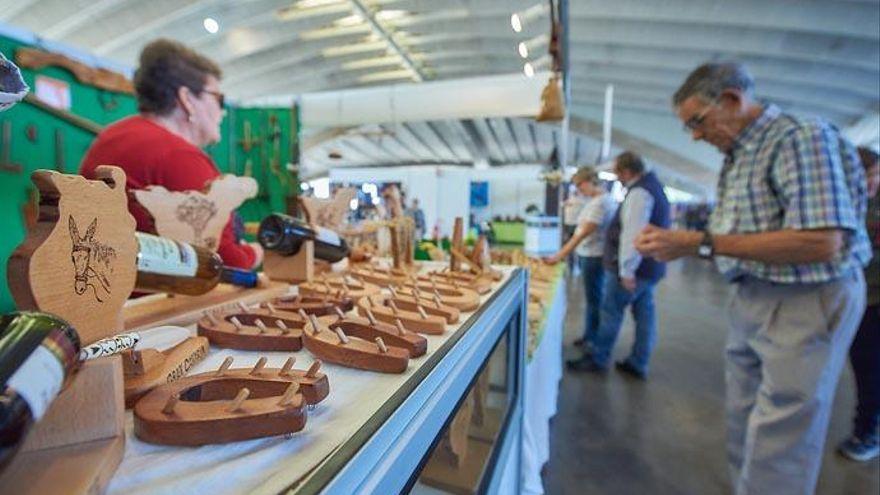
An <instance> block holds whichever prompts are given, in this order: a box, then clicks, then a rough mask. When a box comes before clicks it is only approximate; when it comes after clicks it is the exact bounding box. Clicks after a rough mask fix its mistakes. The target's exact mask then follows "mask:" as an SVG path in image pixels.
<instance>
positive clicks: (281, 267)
mask: <svg viewBox="0 0 880 495" xmlns="http://www.w3.org/2000/svg"><path fill="white" fill-rule="evenodd" d="M316 261H317V260H315V243H314V241H306V242H304V243H303V244H302V247H300V249H299V251H297V253H296V254H294V255H292V256H282V255H281V254H279V253H276V252H275V251H271V250H270V251H266V253H265V256H264V258H263V271H264V272H265V273H266V275H267V276H268V277H269V278H270V279H272V280H279V281H283V282H290V283H300V282H311V281H312V280H313V279H314V278H315V268H316V265H315V262H316Z"/></svg>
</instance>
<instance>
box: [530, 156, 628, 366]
mask: <svg viewBox="0 0 880 495" xmlns="http://www.w3.org/2000/svg"><path fill="white" fill-rule="evenodd" d="M571 183H572V184H574V186H575V187H576V188H577V190H578V192H579V193H580V194H581V195H583V197H584V198H587V200H588V201H586V203H585V204H584V206H583V207H582V208H581V209H580V211H579V212H578V217H577V219H576V222H575V230H574V232H572V235H571V238H570V239H569V240H568V241H567V242H566V243H565V245H563V246H562V249H560V250H559V252H557V253H556V254H554V255H552V256H548V257H546V258H544V262H545V263H548V264H556V263H559V262H560V261H563V260H566V259H568V256H569V255H570V254H571V253H573V252H576V253H577V256H578V263H579V265H580V268H581V276H582V277H583V280H584V295H585V296H586V300H587V307H586V311H585V315H584V333H583V336H582V337H581V338H579V339H577V340H576V341H575V342H574V343H575V346H577V347H582V348H583V350H584V353H585V355H589V354H590V353H591V352H592V351H593V345H594V341H595V338H596V332H598V330H599V305H600V304H601V303H602V285H603V284H604V282H605V271H604V269H603V268H602V249H603V247H604V245H605V231H606V230H607V229H608V225H609V224H610V223H611V219H612V217H614V213H615V211H617V204H616V203H615V202H614V199H613V198H612V197H611V195H610V194H608V193H607V192H606V191H605V188H603V187H602V181H601V179H599V174H598V173H597V172H596V170H595V169H593V168H592V167H581V168H579V169H578V170H577V172H575V174H574V175H573V176H572V177H571ZM575 361H578V360H575Z"/></svg>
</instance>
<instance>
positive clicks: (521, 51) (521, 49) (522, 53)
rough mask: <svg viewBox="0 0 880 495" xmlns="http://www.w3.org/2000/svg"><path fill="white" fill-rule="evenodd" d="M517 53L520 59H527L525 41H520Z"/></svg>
mask: <svg viewBox="0 0 880 495" xmlns="http://www.w3.org/2000/svg"><path fill="white" fill-rule="evenodd" d="M516 49H517V51H519V56H520V57H522V58H529V47H527V46H526V42H525V41H520V42H519V46H517V48H516Z"/></svg>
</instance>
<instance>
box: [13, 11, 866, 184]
mask: <svg viewBox="0 0 880 495" xmlns="http://www.w3.org/2000/svg"><path fill="white" fill-rule="evenodd" d="M545 3H546V2H539V1H538V0H297V1H291V0H239V1H232V0H151V1H148V2H145V1H142V0H0V21H2V22H4V23H7V24H10V25H12V26H16V27H20V28H24V29H28V30H30V31H33V32H34V33H35V34H36V35H37V36H40V37H43V38H45V39H47V40H52V41H58V42H62V43H65V44H68V45H72V46H74V47H76V48H79V49H81V50H84V51H87V52H90V53H94V54H96V55H98V56H100V57H104V58H106V59H109V60H112V61H114V62H116V63H120V64H124V65H127V66H135V65H136V63H137V55H138V52H139V51H140V49H141V47H142V46H143V45H144V44H145V43H146V42H148V41H149V40H151V39H154V38H156V37H159V36H165V37H171V38H174V39H178V40H181V41H183V42H185V43H187V44H189V45H191V46H193V47H194V48H196V49H197V50H199V51H201V52H203V53H205V54H207V55H208V56H210V57H212V58H214V59H215V60H217V61H218V62H219V63H220V64H221V66H222V68H223V70H224V90H225V91H226V92H227V93H228V94H229V95H230V96H231V97H232V98H236V99H238V100H239V101H245V102H246V101H248V100H252V99H255V98H259V97H264V96H266V95H295V94H300V93H305V92H314V91H327V90H334V89H341V88H351V87H357V86H366V85H377V84H391V83H399V82H412V81H421V80H425V81H428V80H438V79H452V78H461V77H473V76H481V75H490V74H506V73H513V72H521V71H522V70H523V64H524V62H525V61H526V60H524V59H523V58H522V57H521V56H520V54H519V53H518V52H517V47H518V44H519V43H520V42H526V43H527V45H528V48H529V54H528V61H529V62H530V63H531V64H533V65H534V67H535V68H536V69H539V70H540V69H546V68H547V66H548V65H549V58H548V57H547V56H546V48H547V33H548V31H549V15H548V12H547V9H546V8H540V7H539V8H533V9H531V11H530V14H526V15H524V17H523V18H524V22H523V29H522V32H519V33H517V32H514V31H513V29H511V24H510V17H511V14H512V13H513V12H523V11H525V10H526V9H529V7H532V6H534V5H544V4H545ZM569 4H570V25H571V32H570V42H571V70H572V79H571V83H572V96H573V108H572V110H573V115H576V116H579V117H582V118H584V119H586V120H588V121H595V120H596V119H598V118H600V117H601V111H600V109H601V105H602V101H603V96H604V88H605V86H606V85H607V84H613V85H614V87H615V90H614V94H615V110H616V116H617V115H620V118H619V119H615V128H616V129H617V130H618V131H620V132H623V133H625V134H626V135H627V136H629V137H631V138H634V139H636V141H631V142H634V143H639V142H642V143H646V144H648V145H654V146H659V147H665V149H667V151H670V152H673V153H674V154H675V155H674V156H677V157H679V158H680V159H682V160H685V161H687V160H690V161H693V162H695V163H698V164H701V165H702V166H703V167H704V169H705V170H706V171H708V172H712V171H713V170H714V168H715V167H716V166H717V161H718V155H717V154H716V153H714V152H713V151H711V150H708V149H707V148H706V147H704V146H701V145H696V144H692V143H690V142H689V140H688V138H687V136H685V135H683V134H682V133H680V131H679V130H678V129H680V126H679V124H678V123H677V122H676V121H675V119H674V117H673V116H672V114H671V111H670V106H669V98H670V95H671V94H672V93H673V92H674V90H675V89H676V87H677V86H678V84H680V83H681V81H682V80H683V78H684V77H685V76H686V75H687V73H688V72H689V71H690V70H691V69H692V68H694V67H695V66H696V65H698V64H699V63H701V62H704V61H706V60H719V59H735V60H739V61H742V62H745V63H746V64H747V65H748V66H749V68H750V69H751V70H752V72H753V74H754V76H755V78H756V80H757V93H758V96H759V97H762V98H765V99H768V100H771V101H773V102H776V103H778V104H780V105H781V106H782V107H783V108H785V109H786V110H788V111H790V112H793V113H795V114H799V115H805V116H806V115H809V116H822V117H825V118H828V119H830V120H832V121H833V122H835V123H836V124H838V125H839V126H841V127H847V126H850V125H853V124H856V123H857V122H863V121H864V120H865V119H866V118H868V120H870V121H871V122H873V120H872V119H873V115H876V114H877V112H878V110H880V0H737V1H730V0H651V1H644V0H569ZM531 14H534V15H533V16H531V17H530V15H531ZM206 17H212V18H214V19H216V20H217V21H218V23H219V25H220V31H219V32H218V33H216V34H210V33H208V32H207V31H206V30H205V29H204V28H203V27H202V21H203V19H204V18H206ZM866 116H867V117H866ZM645 122H650V123H651V124H652V125H650V126H649V125H645ZM306 124H307V123H306ZM426 126H427V127H426ZM394 127H395V129H396V130H395V132H394V133H390V134H391V135H393V138H394V139H393V141H394V142H391V139H390V138H389V139H387V140H386V143H385V144H386V146H382V145H379V146H376V145H375V144H376V143H373V144H370V143H364V142H361V143H360V144H357V143H358V141H359V140H361V139H366V140H367V141H370V140H371V139H372V138H370V137H367V138H363V137H362V136H358V135H355V136H354V137H353V138H352V135H351V133H350V132H346V133H337V135H336V136H335V137H334V138H333V139H340V140H342V141H341V142H340V143H339V145H338V147H343V148H344V147H349V148H359V149H357V150H355V149H352V150H351V151H350V153H349V154H350V155H351V156H352V157H354V156H356V155H358V156H360V157H361V158H362V159H363V160H369V161H371V162H374V163H398V162H402V161H405V160H410V159H411V157H412V156H416V157H418V158H419V160H417V161H419V162H425V163H428V162H440V161H444V160H453V159H455V160H456V162H459V161H465V162H467V161H475V160H478V159H479V156H475V155H481V156H485V157H487V159H488V161H489V162H490V163H493V164H494V163H497V164H503V163H513V162H514V161H521V160H523V159H526V158H528V159H532V158H534V157H538V158H541V157H542V155H541V154H540V151H541V149H542V148H547V147H548V143H549V145H551V146H552V142H551V141H547V139H550V138H548V137H546V136H547V135H546V133H544V131H543V130H541V129H542V128H543V126H541V125H536V124H534V123H531V122H519V119H475V120H471V121H467V122H465V121H458V122H421V123H406V124H405V125H397V124H395V125H394ZM429 127H430V128H432V129H428V128H429ZM673 127H674V128H675V129H676V130H675V132H678V134H676V135H675V136H673V135H672V134H671V131H670V128H673ZM588 128H590V126H586V127H585V129H587V130H589V129H588ZM429 130H430V132H428V131H429ZM361 134H366V135H368V136H371V135H372V134H370V133H369V132H364V131H362V132H361ZM385 134H389V133H384V134H383V135H385ZM432 135H433V136H435V137H436V141H437V142H435V143H434V146H428V144H429V143H430V142H433V141H435V139H433V138H431V137H430V136H432ZM542 135H544V136H545V137H544V140H541V138H540V137H538V138H535V136H542ZM550 135H551V136H552V133H551V134H550ZM487 136H488V137H487ZM595 137H596V136H591V137H590V136H586V135H582V139H583V141H582V142H580V144H577V143H578V140H575V144H574V145H573V146H574V147H575V148H574V151H573V153H577V154H578V155H579V156H583V157H589V156H595V149H594V148H595V147H596V146H597V143H596V141H595ZM443 138H445V139H446V140H448V141H447V143H446V145H441V144H438V143H439V141H440V140H441V139H443ZM640 140H641V141H640ZM469 141H470V142H469ZM493 141H494V142H493ZM379 142H381V141H379ZM475 142H476V143H475ZM343 145H344V146H343ZM328 146H333V144H332V143H329V144H328ZM474 146H477V147H479V146H482V147H483V148H482V149H479V150H478V149H475V148H474ZM591 147H592V148H591ZM385 148H387V149H385ZM577 150H582V151H577ZM502 157H503V159H502ZM666 160H675V158H670V157H667V158H666ZM655 161H656V160H655ZM673 165H674V164H671V163H660V166H666V167H667V168H670V169H672V168H674V166H673ZM682 175H684V176H685V179H687V178H688V177H689V178H690V179H691V180H692V181H695V182H699V183H700V184H703V183H705V177H702V176H699V175H700V174H692V173H690V172H687V171H685V172H683V174H682Z"/></svg>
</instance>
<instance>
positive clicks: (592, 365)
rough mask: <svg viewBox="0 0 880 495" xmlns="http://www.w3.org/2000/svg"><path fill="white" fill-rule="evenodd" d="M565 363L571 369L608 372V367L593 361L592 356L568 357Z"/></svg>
mask: <svg viewBox="0 0 880 495" xmlns="http://www.w3.org/2000/svg"><path fill="white" fill-rule="evenodd" d="M565 365H566V366H567V367H568V369H570V370H571V371H585V372H587V373H598V374H605V373H607V372H608V368H605V367H604V366H599V365H598V364H596V362H595V361H593V358H592V356H589V355H583V356H581V357H580V358H578V359H569V360H568V361H566V362H565Z"/></svg>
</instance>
